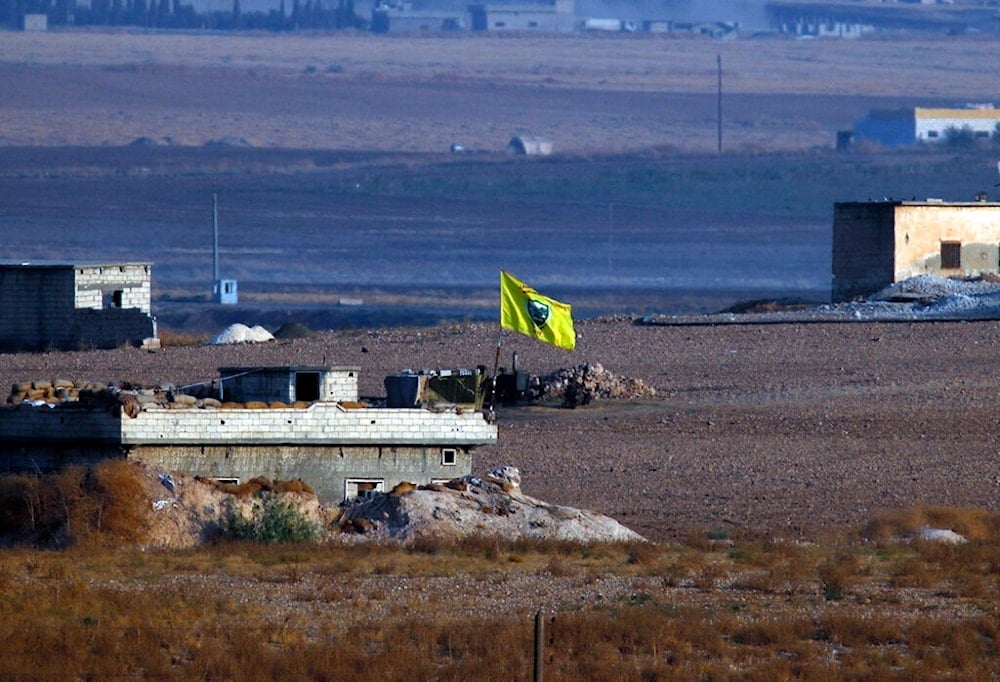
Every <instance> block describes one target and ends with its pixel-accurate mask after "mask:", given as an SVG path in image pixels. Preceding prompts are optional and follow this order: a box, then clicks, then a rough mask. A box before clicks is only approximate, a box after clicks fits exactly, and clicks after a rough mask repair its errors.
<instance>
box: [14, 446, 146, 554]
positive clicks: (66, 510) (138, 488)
mask: <svg viewBox="0 0 1000 682" xmlns="http://www.w3.org/2000/svg"><path fill="white" fill-rule="evenodd" d="M148 508H149V498H148V496H147V494H146V491H145V488H144V486H143V484H142V480H141V477H140V474H139V472H138V470H137V469H136V467H135V465H133V464H130V463H128V462H126V461H124V460H105V461H102V462H100V463H98V464H95V465H93V466H92V467H80V466H74V467H68V468H66V469H64V470H63V471H60V472H57V473H52V474H47V475H39V476H29V475H9V476H4V477H3V478H0V534H3V535H5V536H7V537H8V538H9V539H11V540H13V541H15V542H19V543H27V544H35V545H44V546H64V545H67V544H73V543H74V542H76V541H79V540H85V539H86V540H91V541H93V542H96V543H98V544H108V543H121V542H134V541H137V540H141V539H142V538H143V537H144V536H145V534H146V532H147V531H148V528H149V520H148V518H147V515H146V510H147V509H148Z"/></svg>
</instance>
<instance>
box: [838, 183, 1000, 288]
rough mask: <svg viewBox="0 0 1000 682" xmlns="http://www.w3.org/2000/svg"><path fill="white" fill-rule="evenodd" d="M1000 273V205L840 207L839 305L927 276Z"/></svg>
mask: <svg viewBox="0 0 1000 682" xmlns="http://www.w3.org/2000/svg"><path fill="white" fill-rule="evenodd" d="M998 272H1000V203H996V202H987V201H975V202H944V201H940V200H931V199H928V200H926V201H879V202H846V203H838V204H835V205H834V213H833V287H832V294H833V300H834V301H844V300H850V299H852V298H855V297H857V296H865V295H868V294H871V293H874V292H876V291H878V290H880V289H882V288H884V287H886V286H888V285H890V284H892V283H894V282H899V281H902V280H904V279H909V278H910V277H915V276H916V275H922V274H935V275H941V276H945V277H958V276H964V277H970V276H977V275H982V274H985V273H998Z"/></svg>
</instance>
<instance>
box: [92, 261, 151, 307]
mask: <svg viewBox="0 0 1000 682" xmlns="http://www.w3.org/2000/svg"><path fill="white" fill-rule="evenodd" d="M73 272H74V273H75V280H76V281H75V287H76V288H75V305H76V307H77V308H96V309H101V308H103V307H104V305H103V296H104V295H110V294H111V293H112V292H114V291H121V292H122V294H121V296H122V298H121V308H123V309H125V308H138V309H139V310H141V311H142V312H144V313H146V314H147V315H148V314H149V312H150V301H151V298H152V295H151V289H150V266H149V265H148V264H146V263H120V264H111V265H87V266H74V268H73Z"/></svg>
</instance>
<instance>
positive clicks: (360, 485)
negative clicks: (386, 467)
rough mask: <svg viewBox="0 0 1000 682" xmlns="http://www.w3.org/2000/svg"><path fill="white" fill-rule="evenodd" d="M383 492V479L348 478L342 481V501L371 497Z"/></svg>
mask: <svg viewBox="0 0 1000 682" xmlns="http://www.w3.org/2000/svg"><path fill="white" fill-rule="evenodd" d="M381 492H385V479H381V478H348V479H346V480H345V481H344V499H345V500H355V499H357V498H359V497H360V498H362V499H364V498H366V497H371V496H372V495H374V494H375V493H381Z"/></svg>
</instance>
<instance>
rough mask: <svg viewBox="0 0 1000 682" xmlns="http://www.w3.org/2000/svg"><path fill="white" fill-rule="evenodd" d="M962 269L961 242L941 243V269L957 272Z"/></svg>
mask: <svg viewBox="0 0 1000 682" xmlns="http://www.w3.org/2000/svg"><path fill="white" fill-rule="evenodd" d="M961 267H962V242H941V269H942V270H958V269H960V268H961Z"/></svg>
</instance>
